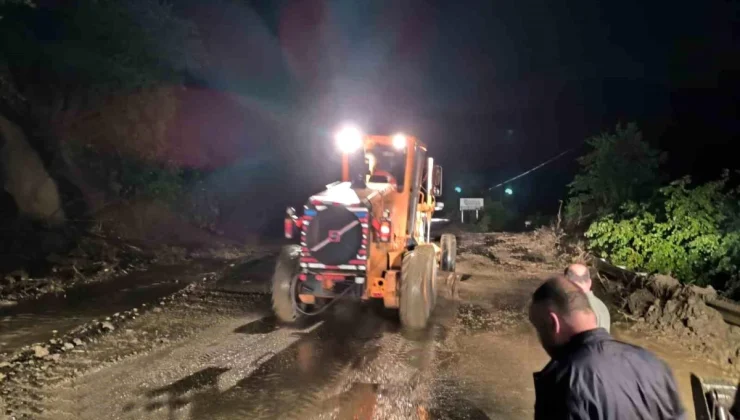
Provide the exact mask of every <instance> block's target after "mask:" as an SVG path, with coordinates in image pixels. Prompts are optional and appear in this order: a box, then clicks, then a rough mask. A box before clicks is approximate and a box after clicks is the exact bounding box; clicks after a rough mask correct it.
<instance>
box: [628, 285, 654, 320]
mask: <svg viewBox="0 0 740 420" xmlns="http://www.w3.org/2000/svg"><path fill="white" fill-rule="evenodd" d="M654 301H655V295H653V294H652V293H650V291H648V290H647V289H638V290H636V291H634V292H632V294H631V295H629V297H628V298H627V307H628V308H629V311H630V313H631V314H632V315H634V316H637V317H641V316H643V315H644V314H645V311H646V310H647V309H648V308H649V307H650V305H651V304H652V303H653V302H654Z"/></svg>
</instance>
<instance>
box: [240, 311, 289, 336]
mask: <svg viewBox="0 0 740 420" xmlns="http://www.w3.org/2000/svg"><path fill="white" fill-rule="evenodd" d="M278 328H280V324H279V323H278V320H277V317H275V315H270V316H267V317H264V318H262V319H258V320H256V321H252V322H250V323H248V324H244V325H242V326H241V327H239V328H237V329H235V330H234V332H235V333H237V334H247V335H253V334H269V333H271V332H273V331H276V330H277V329H278Z"/></svg>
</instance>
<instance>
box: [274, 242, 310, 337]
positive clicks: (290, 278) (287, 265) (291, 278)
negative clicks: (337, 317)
mask: <svg viewBox="0 0 740 420" xmlns="http://www.w3.org/2000/svg"><path fill="white" fill-rule="evenodd" d="M300 251H301V248H300V247H299V246H296V245H289V246H286V247H284V248H283V250H282V252H280V256H279V257H278V260H277V265H276V266H275V274H273V276H272V310H273V312H275V316H276V317H277V319H278V320H280V321H281V322H285V323H293V322H297V321H299V320H300V319H301V318H302V317H303V315H302V314H301V313H299V312H298V311H297V310H296V307H299V306H304V305H303V304H302V303H300V301H297V299H298V295H297V293H296V287H295V285H294V282H297V281H298V271H299V270H300V265H299V260H298V258H299V255H300Z"/></svg>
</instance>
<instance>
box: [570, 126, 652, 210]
mask: <svg viewBox="0 0 740 420" xmlns="http://www.w3.org/2000/svg"><path fill="white" fill-rule="evenodd" d="M587 144H588V145H589V146H590V149H591V150H590V151H589V152H588V153H587V154H586V155H584V156H582V157H580V158H579V159H578V163H579V164H580V165H581V171H580V172H579V173H578V174H577V175H576V177H575V179H574V180H573V182H572V183H571V184H570V185H569V189H570V191H569V196H570V199H569V200H568V203H567V205H566V208H565V217H566V220H567V221H569V222H570V223H576V224H578V223H580V222H581V221H582V220H584V219H585V220H590V218H592V217H599V216H604V215H606V214H609V213H612V212H614V211H616V210H618V209H619V206H620V205H621V204H622V203H625V202H627V201H631V200H633V201H639V200H642V199H645V198H649V197H650V196H651V195H652V194H653V192H654V191H655V189H656V188H657V186H658V185H659V181H660V180H659V175H658V168H659V166H660V164H661V163H662V162H663V161H664V160H665V155H664V154H662V153H660V152H659V151H657V150H655V149H653V148H651V147H650V145H648V144H647V143H646V142H645V141H644V140H643V139H642V133H641V132H640V130H639V129H638V127H637V125H636V124H634V123H630V124H628V125H627V126H622V125H617V127H616V130H615V131H614V133H602V134H601V135H599V136H596V137H593V138H591V139H589V140H588V141H587Z"/></svg>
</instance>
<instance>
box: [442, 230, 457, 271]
mask: <svg viewBox="0 0 740 420" xmlns="http://www.w3.org/2000/svg"><path fill="white" fill-rule="evenodd" d="M440 248H442V256H441V258H440V267H441V268H442V270H443V271H449V272H451V273H454V272H455V260H456V259H457V239H456V238H455V235H453V234H451V233H445V234H443V235H442V239H441V240H440Z"/></svg>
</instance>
